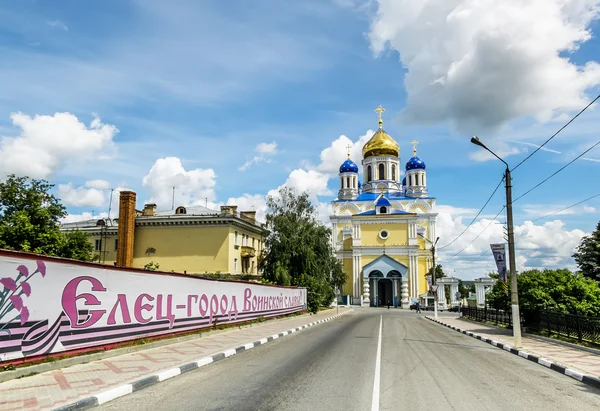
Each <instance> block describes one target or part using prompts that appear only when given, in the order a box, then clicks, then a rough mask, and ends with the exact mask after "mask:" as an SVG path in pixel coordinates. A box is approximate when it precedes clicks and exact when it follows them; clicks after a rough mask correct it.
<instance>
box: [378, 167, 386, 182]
mask: <svg viewBox="0 0 600 411" xmlns="http://www.w3.org/2000/svg"><path fill="white" fill-rule="evenodd" d="M379 179H380V180H385V166H384V165H383V164H382V163H380V164H379Z"/></svg>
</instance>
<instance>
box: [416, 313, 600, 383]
mask: <svg viewBox="0 0 600 411" xmlns="http://www.w3.org/2000/svg"><path fill="white" fill-rule="evenodd" d="M425 318H427V319H428V320H431V321H434V322H436V323H438V324H441V325H444V326H446V327H448V328H451V329H453V330H455V331H458V332H459V333H462V334H465V335H468V336H470V337H473V338H477V339H478V340H481V341H483V342H485V343H488V344H491V345H493V346H494V347H498V348H501V349H503V350H505V351H508V352H509V353H511V354H515V355H518V356H519V357H522V358H525V359H526V360H529V361H532V362H535V363H537V364H540V365H543V366H544V367H547V368H550V369H551V370H554V371H556V372H559V373H561V374H564V375H567V376H569V377H571V378H575V379H576V380H577V381H580V382H582V383H584V384H587V385H590V386H592V387H595V388H598V389H600V378H597V377H593V376H591V375H586V374H583V373H581V372H580V371H576V370H572V369H570V368H566V367H563V366H562V365H558V364H556V363H554V362H552V361H550V360H547V359H545V358H542V357H538V356H537V355H533V354H530V353H528V352H526V351H521V350H518V349H516V348H513V347H511V346H510V345H507V344H504V343H501V342H498V341H494V340H491V339H489V338H486V337H482V336H481V335H479V334H475V333H473V332H471V331H465V330H461V329H460V328H457V327H454V326H452V325H450V324H446V323H445V322H443V321H441V320H439V319H437V320H436V319H435V318H431V317H429V316H425Z"/></svg>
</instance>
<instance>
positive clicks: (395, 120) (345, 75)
mask: <svg viewBox="0 0 600 411" xmlns="http://www.w3.org/2000/svg"><path fill="white" fill-rule="evenodd" d="M421 3H422V4H419V5H415V4H411V3H410V2H407V1H404V0H401V1H397V2H391V1H389V0H382V1H360V0H307V1H302V2H279V1H275V0H261V1H256V2H247V1H230V2H219V1H208V0H207V1H203V2H196V1H191V0H189V1H188V0H181V1H177V2H166V1H158V0H139V1H134V0H129V1H125V0H119V1H116V0H112V1H110V0H105V1H103V2H95V3H89V2H80V1H75V0H72V1H66V0H57V1H54V2H45V1H39V0H38V1H34V0H22V1H19V2H3V3H2V4H0V53H1V55H2V56H3V57H2V61H3V64H1V65H0V84H2V87H1V90H2V92H1V93H0V136H3V137H4V139H3V140H2V143H0V154H2V156H3V158H7V159H8V160H7V161H5V164H4V166H0V172H2V173H8V172H15V173H19V174H27V175H33V176H35V177H42V178H47V179H49V180H51V181H52V182H53V183H56V184H57V185H60V186H61V187H62V188H61V189H59V188H60V187H57V193H58V194H59V195H61V197H62V198H63V201H64V202H65V203H66V204H68V206H69V212H70V213H71V214H72V217H71V218H73V219H76V218H86V217H89V216H90V214H89V213H91V212H92V211H94V214H96V215H99V214H101V213H103V212H106V211H107V209H108V193H109V191H110V190H109V188H115V189H118V188H124V187H127V188H130V189H134V190H135V191H136V192H137V193H138V202H139V204H138V206H139V207H141V206H142V204H143V202H144V201H155V202H157V203H158V204H159V207H163V208H169V207H170V201H171V200H170V199H171V188H170V187H172V186H173V185H177V186H178V189H177V202H178V203H193V202H196V203H202V204H204V202H205V201H208V202H210V204H211V205H213V206H218V205H219V204H223V203H226V202H229V203H237V204H239V205H240V206H241V207H246V208H248V207H251V206H254V207H255V208H256V209H258V210H259V212H260V211H261V210H264V196H265V195H266V194H267V193H268V192H269V191H270V190H273V189H276V188H277V187H279V186H281V185H282V184H284V183H286V182H287V184H290V185H295V186H296V187H298V188H301V189H308V190H311V192H312V193H313V198H314V200H315V204H317V207H318V209H319V212H320V214H321V215H323V216H326V215H327V205H328V203H329V201H331V200H332V199H333V198H334V194H335V192H336V191H337V179H336V178H335V173H334V172H333V170H335V168H336V167H337V166H338V165H339V164H340V163H341V162H342V161H343V160H344V158H345V155H344V149H343V147H344V146H345V145H347V143H348V141H346V140H344V139H343V138H341V137H340V136H342V135H344V136H347V138H348V139H349V141H351V142H352V143H353V145H354V146H355V148H353V151H352V153H353V158H354V160H355V161H357V162H358V161H359V160H360V158H359V157H358V155H357V154H356V153H358V152H359V150H360V147H359V146H360V145H361V144H362V142H364V141H366V140H365V139H367V138H368V137H369V136H368V135H367V136H366V137H365V134H367V131H368V130H372V129H374V128H375V127H376V126H377V123H376V121H377V117H376V114H375V113H374V111H373V110H374V109H375V108H376V107H377V106H378V105H379V104H381V105H382V106H384V107H385V108H386V113H385V115H384V121H385V123H384V125H385V129H386V131H387V132H388V133H389V134H390V135H392V136H393V137H394V138H395V139H396V140H397V141H398V142H399V144H400V146H401V157H402V161H403V162H405V161H407V160H408V159H409V157H410V155H411V153H412V148H411V146H410V142H411V141H412V140H413V139H416V140H418V141H419V145H418V152H419V156H420V157H421V158H422V159H423V160H424V161H425V162H426V163H427V170H428V179H427V180H428V184H429V192H430V193H431V194H432V195H433V196H435V197H437V199H438V205H440V209H439V212H440V218H439V224H438V231H439V233H440V236H441V237H442V238H441V239H440V244H442V245H445V244H447V243H449V242H450V241H452V240H453V239H454V238H456V236H457V235H458V234H459V233H461V232H462V231H463V230H464V228H465V225H466V224H467V223H468V222H470V220H471V219H472V218H473V217H474V216H475V214H476V212H477V211H478V209H479V208H480V207H481V206H482V205H483V203H484V202H485V201H486V200H487V198H488V196H489V195H490V194H491V191H492V190H493V188H494V187H495V186H496V184H497V183H498V181H499V180H500V178H501V176H502V172H503V166H502V164H501V163H500V162H498V161H497V160H493V161H492V160H490V161H486V160H487V159H486V158H485V156H484V153H483V152H482V151H481V150H480V149H478V148H477V147H475V146H473V145H472V144H470V143H469V139H470V137H471V135H475V134H476V135H478V136H479V137H480V138H481V139H482V140H484V141H485V142H486V143H487V144H488V145H489V146H490V147H492V148H493V149H494V150H495V151H497V152H498V153H499V154H501V155H503V156H505V158H506V160H507V161H508V162H509V163H510V164H513V165H514V164H517V163H518V162H519V161H520V160H521V159H523V158H525V157H526V156H527V155H528V154H529V153H530V152H531V151H532V150H534V149H535V146H536V145H538V144H541V143H542V142H543V141H544V140H545V139H546V138H548V137H549V136H550V135H552V134H553V133H554V132H555V131H556V130H558V128H560V127H561V126H562V125H563V124H564V123H565V122H566V121H567V120H568V119H569V118H570V116H572V115H573V114H575V113H576V112H577V111H578V110H579V109H581V108H582V107H583V106H585V105H586V104H587V102H589V101H590V100H591V99H592V98H594V97H595V96H596V95H597V94H598V93H599V92H600V88H599V87H598V84H600V68H599V66H598V65H597V63H595V62H594V58H597V56H599V55H600V41H599V40H598V39H597V36H596V33H597V32H598V31H599V29H600V26H599V24H598V20H597V17H598V7H599V2H598V1H592V0H586V1H584V2H570V3H572V4H570V3H569V2H567V3H569V5H568V6H567V7H561V6H560V4H561V3H562V2H560V1H558V0H545V1H541V0H540V1H534V2H531V4H529V5H527V6H525V5H522V4H521V2H520V1H518V0H507V2H505V3H503V5H498V4H495V3H494V2H493V1H491V0H490V1H483V2H475V1H474V0H463V1H461V0H452V1H447V2H440V0H424V1H423V2H421ZM577 4H579V6H577ZM571 6H572V7H571ZM544 14H546V16H545V19H541V20H543V22H541V23H540V22H537V20H540V19H537V16H543V15H544ZM529 16H536V18H533V17H532V18H531V19H529V18H528V17H529ZM507 21H510V22H511V24H506V22H507ZM531 21H534V23H531ZM15 113H21V114H15ZM56 113H63V115H61V116H58V115H57V114H56ZM66 113H69V114H66ZM36 116H42V117H36ZM43 116H46V117H43ZM599 119H600V115H599V114H598V108H597V105H595V106H592V107H591V108H590V109H589V110H588V111H586V112H585V113H584V114H583V115H582V116H581V117H580V118H579V119H578V120H576V122H574V123H573V124H572V125H571V126H569V127H568V128H567V129H565V130H564V131H563V132H562V133H561V134H560V135H559V136H558V137H556V138H555V139H554V140H552V141H551V142H550V143H549V144H548V145H547V146H546V148H548V149H550V150H552V151H539V152H538V153H537V154H536V155H534V156H533V157H532V158H531V159H530V160H528V161H527V162H526V163H524V164H523V165H522V166H521V167H520V168H519V169H518V170H517V171H515V173H514V196H515V197H518V196H519V195H520V194H522V193H524V192H525V191H526V190H527V189H529V188H530V187H532V186H534V185H535V184H537V183H538V182H539V181H541V180H542V179H544V178H545V177H547V176H548V175H550V174H551V173H552V172H554V171H555V170H557V169H559V168H560V167H561V166H563V165H564V164H566V163H567V162H568V161H570V160H571V159H573V158H574V157H575V156H577V155H578V154H580V153H581V152H583V150H585V149H586V148H587V147H589V146H591V145H592V144H594V143H595V142H597V140H598V137H597V125H598V120H599ZM117 130H118V131H117ZM361 137H362V140H360V141H359V139H360V138H361ZM273 143H275V144H274V145H273ZM343 143H345V144H343ZM261 144H262V145H261ZM324 150H325V151H324ZM585 157H586V158H587V160H579V161H577V162H576V163H574V164H573V165H572V166H570V167H568V168H567V169H565V170H564V171H563V172H561V173H560V174H558V175H557V176H556V177H554V178H552V179H551V180H549V181H548V182H547V183H546V184H544V185H542V186H541V187H540V188H538V189H536V190H535V191H533V192H532V193H531V194H529V195H527V196H526V197H524V198H523V199H521V200H519V201H518V202H517V203H516V204H515V210H514V213H515V222H516V224H517V225H518V227H517V237H518V238H517V243H518V244H517V248H518V249H520V251H519V252H520V255H519V265H520V268H521V269H524V268H528V267H553V266H570V267H572V266H573V262H572V260H571V259H570V258H569V256H570V254H571V253H572V249H573V247H574V246H575V245H576V244H577V243H578V241H579V239H580V238H581V236H582V235H583V234H584V233H589V232H590V231H592V230H593V228H594V227H595V225H596V223H597V222H598V220H599V217H598V210H600V197H597V198H595V199H593V200H591V201H589V202H586V203H585V204H582V205H580V206H578V207H575V208H573V209H571V210H569V212H572V214H560V215H556V216H554V217H552V218H549V219H546V220H541V221H536V222H535V223H528V221H531V220H533V219H536V218H538V217H540V216H543V215H545V214H548V213H550V212H553V211H555V210H559V209H561V208H564V207H566V206H568V205H571V204H574V203H576V202H577V201H580V200H583V199H585V198H587V197H589V196H592V195H594V194H596V193H600V186H599V185H598V184H597V182H596V181H595V178H594V177H593V176H594V175H596V174H598V171H599V170H600V149H596V150H593V151H591V152H589V153H588V154H587V155H586V156H585ZM161 159H162V160H161ZM253 159H254V161H253ZM245 163H248V164H249V165H248V166H247V167H246V168H244V169H243V170H240V167H241V166H242V165H244V164H245ZM86 182H87V184H86ZM503 202H504V195H503V190H499V191H498V193H497V195H496V196H495V197H494V198H493V199H492V201H491V202H490V205H489V206H488V207H487V208H486V209H485V210H484V212H483V213H482V215H481V216H480V217H481V218H482V219H478V221H477V222H476V223H475V224H474V225H473V226H472V227H470V228H469V229H467V231H466V233H465V234H464V235H463V236H461V238H459V239H458V240H457V241H455V242H454V243H453V244H452V245H451V246H449V247H447V248H445V249H444V250H442V252H441V257H440V259H441V260H442V264H444V266H445V267H447V268H448V270H449V271H450V273H452V274H454V273H455V274H456V275H459V276H462V277H464V278H474V277H477V276H480V275H482V274H484V273H485V272H486V271H487V270H491V269H492V268H493V263H492V262H491V261H492V260H491V253H487V254H486V253H485V252H486V250H489V246H488V244H489V243H490V242H501V241H502V238H501V237H502V234H501V226H500V225H499V224H492V225H491V226H490V228H489V229H487V230H485V231H484V233H483V234H482V235H480V237H479V238H478V239H477V240H475V241H474V242H473V243H472V244H469V243H470V242H471V241H472V240H473V239H474V238H475V237H476V236H477V235H478V234H479V233H481V232H482V230H483V228H485V227H486V226H487V225H489V223H490V219H491V217H494V216H495V215H496V213H497V212H498V211H499V210H500V208H501V206H502V204H503ZM323 218H324V219H325V217H323ZM499 221H500V219H499ZM501 221H504V220H503V219H502V220H501ZM465 247H466V248H465ZM463 248H465V249H464V251H462V252H461V253H460V254H459V255H458V256H457V257H454V258H450V259H449V257H450V256H452V255H454V254H456V253H457V252H459V251H461V250H462V249H463ZM444 260H447V261H444ZM474 261H475V262H474Z"/></svg>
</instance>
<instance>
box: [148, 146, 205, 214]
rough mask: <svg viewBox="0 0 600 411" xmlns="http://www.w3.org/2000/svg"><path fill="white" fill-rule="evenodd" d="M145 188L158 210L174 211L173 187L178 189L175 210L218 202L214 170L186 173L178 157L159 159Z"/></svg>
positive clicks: (197, 170) (149, 173)
mask: <svg viewBox="0 0 600 411" xmlns="http://www.w3.org/2000/svg"><path fill="white" fill-rule="evenodd" d="M142 185H143V186H144V187H145V188H146V189H147V190H148V192H149V193H150V199H149V201H150V202H152V203H155V204H156V205H157V207H158V208H159V209H163V210H164V209H171V205H172V200H173V187H175V206H176V207H177V206H179V205H194V204H200V205H205V202H209V203H211V204H212V203H213V202H214V201H215V199H216V193H215V186H216V174H215V171H214V170H213V169H210V168H209V169H202V168H197V169H194V170H186V169H185V168H184V167H183V164H182V163H181V160H180V159H179V158H177V157H166V158H159V159H158V160H156V162H155V163H154V165H153V166H152V168H151V169H150V171H149V172H148V174H147V175H146V176H145V177H144V178H143V180H142Z"/></svg>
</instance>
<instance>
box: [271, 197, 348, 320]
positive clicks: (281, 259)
mask: <svg viewBox="0 0 600 411" xmlns="http://www.w3.org/2000/svg"><path fill="white" fill-rule="evenodd" d="M267 206H268V207H269V213H268V214H267V227H268V229H269V230H270V234H269V236H268V237H267V239H266V241H265V251H264V254H263V256H262V258H261V260H260V264H261V266H260V268H261V269H262V272H263V277H264V278H265V279H266V280H268V281H271V282H274V283H276V284H279V285H285V286H290V285H292V286H298V287H306V288H307V294H308V309H309V310H310V311H312V312H317V311H318V309H319V307H321V306H326V305H329V304H331V302H332V301H333V299H334V297H335V294H334V289H335V288H338V289H340V288H341V287H342V285H343V284H344V283H345V281H346V275H345V274H344V272H343V269H342V264H341V262H340V261H339V260H338V259H337V258H336V257H335V254H334V250H333V247H332V245H331V240H330V238H331V230H330V229H329V228H327V227H325V226H324V225H323V223H321V222H320V221H319V220H317V218H316V215H315V209H314V207H313V205H312V204H311V203H310V201H309V198H308V194H307V193H306V192H304V193H300V194H299V193H298V192H297V191H296V190H295V189H293V188H288V187H283V188H281V189H279V192H278V194H277V195H276V196H273V197H269V198H268V199H267Z"/></svg>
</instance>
